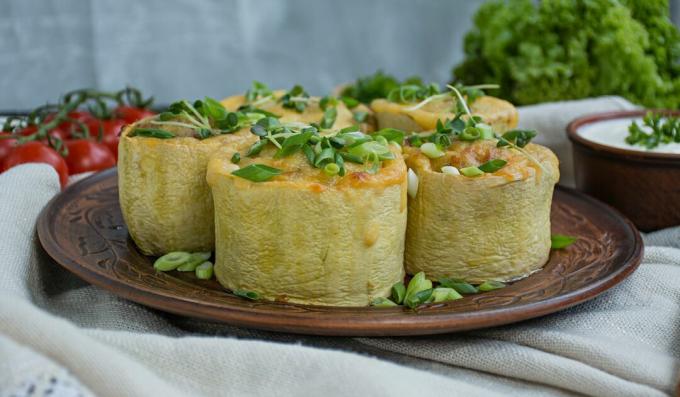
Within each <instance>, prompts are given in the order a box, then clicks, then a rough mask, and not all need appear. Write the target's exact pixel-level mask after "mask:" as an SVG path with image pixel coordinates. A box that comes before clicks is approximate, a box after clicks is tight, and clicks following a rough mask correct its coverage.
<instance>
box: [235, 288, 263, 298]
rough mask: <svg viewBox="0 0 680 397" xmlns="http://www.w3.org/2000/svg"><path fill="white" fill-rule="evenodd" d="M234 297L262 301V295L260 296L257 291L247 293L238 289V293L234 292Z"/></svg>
mask: <svg viewBox="0 0 680 397" xmlns="http://www.w3.org/2000/svg"><path fill="white" fill-rule="evenodd" d="M233 294H234V295H236V296H238V297H240V298H245V299H249V300H251V301H256V300H258V299H260V294H258V293H257V292H255V291H246V290H242V289H237V290H236V291H234V292H233Z"/></svg>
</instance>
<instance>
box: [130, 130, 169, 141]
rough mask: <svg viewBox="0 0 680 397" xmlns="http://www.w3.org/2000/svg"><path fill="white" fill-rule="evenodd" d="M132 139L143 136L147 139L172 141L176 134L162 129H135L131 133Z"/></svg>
mask: <svg viewBox="0 0 680 397" xmlns="http://www.w3.org/2000/svg"><path fill="white" fill-rule="evenodd" d="M129 136H131V137H134V136H142V137H145V138H158V139H170V138H174V137H175V134H173V133H172V132H169V131H166V130H161V129H160V128H135V129H134V130H132V132H131V133H130V135H129Z"/></svg>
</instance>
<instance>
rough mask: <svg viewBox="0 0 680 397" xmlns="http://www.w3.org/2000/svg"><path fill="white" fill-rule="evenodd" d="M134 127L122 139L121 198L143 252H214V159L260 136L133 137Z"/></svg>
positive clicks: (124, 214) (120, 163) (244, 133)
mask: <svg viewBox="0 0 680 397" xmlns="http://www.w3.org/2000/svg"><path fill="white" fill-rule="evenodd" d="M134 126H135V125H131V126H128V127H126V128H125V129H124V131H123V133H122V134H121V139H120V144H119V160H118V194H119V199H120V206H121V210H122V213H123V218H124V219H125V223H126V224H127V227H128V230H129V232H130V236H131V237H132V239H133V240H134V241H135V243H136V244H137V247H139V249H140V250H141V251H142V252H143V253H144V254H146V255H156V256H158V255H163V254H166V253H168V252H172V251H189V252H196V251H211V250H213V248H214V240H215V233H214V219H213V217H214V215H213V203H212V197H211V194H210V188H209V187H208V184H207V182H206V180H205V174H206V169H207V165H208V160H209V158H210V155H211V154H212V153H213V152H214V151H215V150H217V149H218V148H219V147H221V146H223V145H229V144H236V143H239V142H243V141H248V140H254V139H256V137H255V136H254V135H252V134H250V133H249V132H248V131H239V132H236V133H234V134H228V135H221V136H216V137H212V138H208V139H204V140H198V139H195V138H192V137H177V138H171V139H157V138H147V137H141V136H137V137H130V136H129V133H130V131H132V129H134ZM251 137H252V138H251Z"/></svg>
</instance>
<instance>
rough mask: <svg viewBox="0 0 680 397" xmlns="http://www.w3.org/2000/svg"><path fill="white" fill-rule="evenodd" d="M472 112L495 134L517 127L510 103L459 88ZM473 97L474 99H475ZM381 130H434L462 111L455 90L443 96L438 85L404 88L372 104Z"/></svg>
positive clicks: (466, 88)
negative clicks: (442, 122)
mask: <svg viewBox="0 0 680 397" xmlns="http://www.w3.org/2000/svg"><path fill="white" fill-rule="evenodd" d="M460 90H461V91H462V92H463V95H465V97H466V100H467V102H468V105H469V107H470V111H471V112H472V114H473V115H476V116H480V117H481V118H482V119H483V120H484V122H485V123H487V124H489V125H491V126H492V127H493V128H494V130H495V131H498V132H505V131H509V130H511V129H513V128H515V127H516V126H517V120H518V113H517V109H516V108H515V107H514V106H513V105H512V104H511V103H510V102H508V101H505V100H503V99H499V98H495V97H492V96H487V95H484V92H483V91H481V90H480V89H477V88H475V87H460ZM473 95H474V96H473ZM371 109H373V111H374V112H375V118H376V121H377V127H378V128H398V129H401V130H404V131H416V132H419V131H431V130H434V129H435V127H436V125H437V120H445V119H453V118H454V117H455V116H456V114H458V113H459V112H460V110H461V109H460V107H459V101H458V98H457V96H456V95H455V93H454V92H453V91H449V92H444V93H441V92H440V91H439V88H438V87H437V86H435V85H432V84H430V85H427V86H418V85H409V84H407V85H402V86H399V87H397V88H395V89H394V90H392V91H391V92H390V95H388V97H387V98H385V99H382V98H381V99H375V100H373V102H371Z"/></svg>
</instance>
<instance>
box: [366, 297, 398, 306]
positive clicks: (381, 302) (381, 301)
mask: <svg viewBox="0 0 680 397" xmlns="http://www.w3.org/2000/svg"><path fill="white" fill-rule="evenodd" d="M371 306H374V307H395V306H398V305H397V304H396V303H394V302H392V301H391V300H389V299H387V298H383V297H378V298H375V299H373V300H372V301H371Z"/></svg>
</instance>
